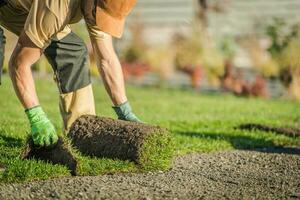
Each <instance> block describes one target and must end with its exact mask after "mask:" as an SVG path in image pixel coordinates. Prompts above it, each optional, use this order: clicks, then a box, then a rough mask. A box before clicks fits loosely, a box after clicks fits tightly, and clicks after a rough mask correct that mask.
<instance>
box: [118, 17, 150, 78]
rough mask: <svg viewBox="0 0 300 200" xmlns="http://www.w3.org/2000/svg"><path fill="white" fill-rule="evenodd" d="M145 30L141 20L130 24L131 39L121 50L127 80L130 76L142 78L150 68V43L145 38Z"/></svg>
mask: <svg viewBox="0 0 300 200" xmlns="http://www.w3.org/2000/svg"><path fill="white" fill-rule="evenodd" d="M143 31H144V26H143V24H142V23H141V22H140V21H136V22H135V23H132V25H131V26H130V32H131V41H130V42H129V43H128V45H127V46H126V47H125V48H124V49H123V51H122V52H121V62H122V68H123V72H124V77H125V80H127V79H128V78H129V77H130V76H133V77H136V78H138V79H141V78H143V77H144V75H145V73H146V72H148V71H149V70H150V67H149V66H148V63H147V58H146V51H147V50H148V45H147V44H146V43H145V40H144V39H143Z"/></svg>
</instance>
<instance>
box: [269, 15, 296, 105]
mask: <svg viewBox="0 0 300 200" xmlns="http://www.w3.org/2000/svg"><path fill="white" fill-rule="evenodd" d="M266 34H267V36H268V37H269V39H270V41H271V45H270V47H269V48H268V51H269V52H270V54H271V55H272V57H273V59H274V60H276V62H277V63H278V65H279V77H280V80H281V82H282V84H283V85H284V86H285V87H286V88H287V89H288V92H289V94H290V96H292V97H293V98H296V99H299V100H300V59H299V55H300V42H299V41H300V26H299V24H295V25H292V26H289V25H288V24H286V23H285V21H283V20H282V19H279V18H275V19H274V21H273V23H272V24H270V25H269V26H267V28H266Z"/></svg>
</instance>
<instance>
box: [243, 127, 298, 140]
mask: <svg viewBox="0 0 300 200" xmlns="http://www.w3.org/2000/svg"><path fill="white" fill-rule="evenodd" d="M238 128H239V129H243V130H260V131H266V132H273V133H277V134H283V135H286V136H290V137H299V136H300V130H299V129H296V128H284V127H272V126H267V125H262V124H242V125H240V126H239V127H238Z"/></svg>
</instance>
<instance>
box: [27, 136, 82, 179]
mask: <svg viewBox="0 0 300 200" xmlns="http://www.w3.org/2000/svg"><path fill="white" fill-rule="evenodd" d="M22 158H23V159H37V160H43V161H46V162H50V163H52V164H60V165H64V166H66V167H67V168H68V169H69V170H70V171H71V174H72V175H76V174H77V166H78V161H77V159H76V156H75V155H74V153H73V152H72V149H71V147H70V145H69V144H68V143H67V142H66V141H65V140H64V139H63V138H61V137H60V138H59V139H58V142H57V144H56V145H55V146H53V147H51V148H37V147H36V146H35V145H34V143H33V141H32V139H28V142H27V144H26V147H25V148H24V150H23V152H22Z"/></svg>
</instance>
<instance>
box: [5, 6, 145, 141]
mask: <svg viewBox="0 0 300 200" xmlns="http://www.w3.org/2000/svg"><path fill="white" fill-rule="evenodd" d="M135 1H136V0H118V1H116V0H1V1H0V24H1V26H3V27H4V28H6V29H7V30H9V31H11V32H13V33H15V34H16V35H18V36H19V39H18V43H17V45H16V47H15V49H14V51H13V53H12V56H11V58H10V61H9V72H10V77H11V80H12V83H13V86H14V89H15V92H16V94H17V96H18V98H19V100H20V102H21V103H22V105H23V107H24V108H25V113H26V115H27V117H28V119H29V122H30V126H31V136H32V138H33V141H34V143H35V145H38V146H49V145H52V144H55V143H56V142H57V134H56V131H55V128H54V126H53V125H52V123H51V122H50V120H49V119H48V118H47V116H46V114H45V113H44V111H43V109H42V107H41V106H40V104H39V100H38V97H37V94H36V90H35V84H34V80H33V77H32V72H31V66H32V65H33V64H34V63H35V62H37V61H38V60H39V59H40V57H41V55H42V54H44V55H45V56H46V58H47V59H48V61H49V63H50V64H51V66H52V68H53V70H54V74H55V80H56V82H57V85H58V88H59V92H60V102H59V108H60V111H61V115H62V118H63V122H64V129H65V131H67V130H68V129H69V128H70V126H71V124H72V123H73V122H74V121H75V120H76V119H77V118H78V117H79V116H81V115H84V114H91V115H95V106H94V97H93V91H92V87H91V80H90V74H89V69H88V53H87V48H86V45H85V44H84V42H83V41H82V40H81V39H80V38H79V37H78V36H77V35H76V34H75V33H73V32H72V31H71V29H70V26H69V24H72V23H77V22H79V21H80V20H81V18H82V16H83V17H84V19H85V22H86V25H87V29H88V32H89V35H90V39H91V42H92V45H93V50H94V54H95V55H96V58H97V66H98V69H99V71H100V74H101V76H102V78H103V81H104V85H105V88H106V90H107V92H108V94H109V95H110V97H111V100H112V102H113V104H114V107H113V108H114V110H115V112H116V114H117V115H118V118H119V119H122V120H128V121H136V122H140V120H139V119H138V118H137V117H136V116H135V115H134V113H133V112H132V110H131V107H130V105H129V103H128V101H127V97H126V93H125V87H124V79H123V74H122V69H121V65H120V62H119V60H118V58H117V56H116V53H115V51H114V48H113V44H112V36H113V37H121V35H122V32H123V27H124V21H125V17H126V16H127V15H128V13H129V12H130V10H131V9H132V7H133V6H134V4H135ZM0 39H1V41H0V53H1V57H3V52H4V36H3V30H2V29H1V28H0ZM1 57H0V62H1ZM1 63H2V62H1ZM1 68H2V66H1ZM1 68H0V69H1Z"/></svg>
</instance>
